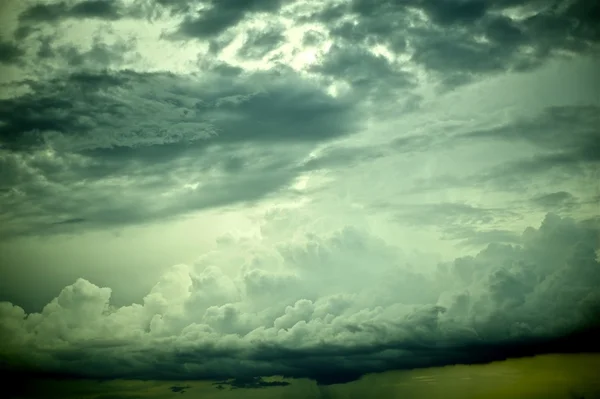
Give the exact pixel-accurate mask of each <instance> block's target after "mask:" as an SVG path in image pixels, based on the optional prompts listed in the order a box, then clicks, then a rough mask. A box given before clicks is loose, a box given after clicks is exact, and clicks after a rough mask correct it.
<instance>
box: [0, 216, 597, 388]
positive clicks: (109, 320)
mask: <svg viewBox="0 0 600 399" xmlns="http://www.w3.org/2000/svg"><path fill="white" fill-rule="evenodd" d="M264 239H266V238H264ZM236 245H237V244H236V243H235V242H227V241H224V242H222V244H221V246H220V248H219V250H218V251H217V252H216V253H213V254H210V253H209V254H206V255H205V256H203V257H202V258H200V259H199V260H198V261H197V262H196V263H195V264H191V265H183V264H182V265H177V266H174V267H173V268H171V269H170V270H168V271H167V272H166V273H165V274H164V275H163V276H162V277H161V279H160V281H159V282H158V283H157V284H156V285H155V286H154V288H152V290H151V291H150V292H149V293H148V294H147V295H146V296H145V297H144V299H143V301H142V303H139V304H133V305H131V306H123V307H114V306H112V305H111V304H110V296H111V290H110V288H106V287H98V286H96V285H94V284H93V283H92V282H89V281H86V280H83V279H79V280H78V281H76V282H75V283H73V284H72V285H70V286H67V287H65V288H64V289H63V290H62V292H60V294H59V295H58V296H57V297H56V298H55V299H54V300H52V301H51V302H50V303H48V304H47V305H46V306H45V307H44V309H43V310H42V311H41V312H39V313H30V314H26V313H25V312H24V311H23V310H22V309H21V308H19V307H18V306H15V305H13V304H11V303H7V302H3V303H2V304H1V306H0V309H1V315H2V316H1V318H2V324H1V325H2V327H1V330H0V331H1V336H2V339H1V340H0V342H2V344H1V346H0V348H1V349H0V350H1V353H2V357H3V358H4V359H5V364H6V366H8V367H17V368H19V369H21V370H28V371H43V372H51V373H64V374H68V375H79V376H88V377H95V378H101V377H102V378H103V377H107V378H116V377H123V378H143V379H152V378H158V379H161V378H162V379H205V378H206V379H229V378H236V380H233V381H234V382H233V383H231V385H232V386H236V385H239V384H242V382H244V381H246V382H247V383H244V384H242V385H244V386H246V385H248V384H250V385H251V386H255V385H257V386H261V385H264V384H261V383H260V380H259V379H257V378H258V377H261V376H268V375H282V376H288V377H308V378H313V379H316V380H317V381H319V382H320V383H323V384H327V383H334V382H342V381H348V380H352V379H356V378H359V377H360V376H361V375H363V374H365V373H368V372H374V371H382V370H386V369H394V368H413V367H427V366H433V365H444V364H453V363H472V362H483V361H490V360H494V359H500V358H504V357H505V356H509V355H516V356H518V355H529V354H533V353H539V352H546V351H569V350H575V349H577V348H579V347H581V345H587V344H584V343H583V341H581V339H579V340H577V339H574V340H569V339H568V338H566V340H565V339H563V337H568V336H569V334H573V333H583V332H586V331H588V330H589V329H597V328H598V325H597V323H598V316H599V315H598V310H599V309H600V307H599V306H600V302H599V301H600V297H598V295H597V293H596V287H597V286H598V284H599V283H600V273H599V270H600V268H599V266H600V264H599V263H598V259H597V256H596V252H595V251H597V250H598V227H597V226H590V225H586V224H581V223H577V222H575V221H573V220H571V219H563V218H560V217H558V216H555V215H552V214H549V215H548V216H547V217H546V218H545V220H544V221H543V223H542V225H541V226H540V227H539V228H538V229H534V228H528V229H526V230H525V231H524V232H523V234H522V236H521V237H520V240H519V243H518V244H516V245H503V244H490V245H489V246H488V247H487V248H486V249H484V250H483V251H481V252H480V253H479V254H477V255H476V256H474V257H462V258H458V259H456V260H454V261H453V262H450V263H446V264H440V265H439V266H438V268H437V270H436V271H435V272H433V273H427V272H423V271H422V270H419V269H411V268H410V267H409V266H408V265H407V264H406V263H404V262H403V256H402V254H401V251H400V249H399V247H398V245H401V244H400V243H395V244H393V245H392V244H391V243H387V242H385V241H383V240H381V239H380V238H378V237H374V236H372V235H371V234H369V233H367V232H365V231H361V230H357V229H354V228H351V227H348V228H346V229H344V230H341V231H339V232H337V233H334V234H332V235H330V236H326V237H317V236H306V237H304V238H303V239H302V240H301V241H294V242H283V241H280V242H279V243H278V244H276V245H275V246H272V245H266V243H264V244H261V242H260V240H259V241H257V242H256V243H254V244H252V245H253V246H254V248H255V250H254V251H253V255H252V257H250V258H248V257H245V258H244V257H237V256H235V257H228V258H224V257H223V256H222V255H219V254H218V252H219V251H223V252H227V251H232V250H233V248H234V247H235V246H236ZM223 259H230V261H233V262H243V263H242V264H241V265H238V266H241V268H239V270H240V272H239V274H235V275H230V274H227V273H224V272H223V270H228V267H227V266H229V265H224V264H220V263H219V260H221V261H222V260H223ZM367 265H368V266H367ZM594 331H595V330H594ZM236 381H237V382H236ZM222 385H223V384H222Z"/></svg>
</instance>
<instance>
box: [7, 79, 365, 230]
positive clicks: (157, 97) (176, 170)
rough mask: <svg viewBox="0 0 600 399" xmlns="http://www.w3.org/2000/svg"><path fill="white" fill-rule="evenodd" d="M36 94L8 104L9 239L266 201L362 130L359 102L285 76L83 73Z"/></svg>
mask: <svg viewBox="0 0 600 399" xmlns="http://www.w3.org/2000/svg"><path fill="white" fill-rule="evenodd" d="M30 85H31V87H32V92H31V93H29V94H24V95H22V96H19V97H14V98H10V99H4V100H0V120H1V121H2V124H1V125H0V145H1V146H2V149H0V151H1V153H0V162H1V163H2V169H3V171H4V172H5V173H3V174H2V178H1V180H0V187H1V190H0V192H1V193H2V194H1V197H0V198H1V201H2V218H3V220H4V221H5V227H4V228H3V230H4V229H7V227H6V226H8V225H10V226H13V227H11V228H10V229H9V231H6V232H5V233H4V234H8V235H10V234H23V233H30V232H34V231H36V230H37V232H38V233H43V232H55V231H56V229H57V228H63V227H67V226H71V227H74V225H75V224H74V223H64V222H63V221H65V220H78V221H80V223H77V226H80V227H84V226H87V225H102V224H105V225H125V224H129V223H142V222H148V221H152V220H158V219H163V218H168V217H173V216H177V215H180V214H183V213H186V212H188V211H191V210H197V209H201V208H205V207H213V206H223V205H231V204H235V203H241V202H248V201H254V200H257V199H260V198H262V197H264V196H267V195H269V194H270V193H273V192H275V191H277V190H279V189H280V188H283V187H285V186H286V185H287V184H289V183H290V182H291V181H292V180H293V179H294V178H295V177H296V176H297V175H298V174H300V173H301V172H302V171H305V170H306V167H305V166H303V165H302V162H303V161H302V160H303V158H305V157H306V156H307V155H308V153H309V152H310V151H311V150H312V149H313V147H314V146H315V145H316V144H317V143H321V142H324V141H326V140H331V139H334V138H336V137H342V136H344V135H348V134H352V133H355V132H356V131H357V129H358V128H359V126H360V116H359V114H360V113H359V112H357V110H356V106H355V104H354V103H351V102H349V101H347V100H343V99H334V98H332V97H330V96H328V95H327V94H325V93H324V92H323V91H322V90H321V89H320V88H318V87H316V86H315V85H313V84H311V83H308V82H307V81H304V80H302V79H300V78H298V77H296V76H293V75H291V74H287V73H285V72H283V73H281V72H275V73H264V74H250V75H245V74H242V75H239V76H231V75H224V76H219V75H218V74H207V75H204V76H203V77H202V78H199V77H196V78H194V77H180V76H177V75H173V74H166V73H165V74H161V73H157V74H141V73H135V72H130V71H129V72H128V71H123V72H112V73H107V72H105V73H83V72H82V73H75V74H71V75H67V76H65V77H63V78H60V79H59V78H57V79H53V80H49V81H41V82H31V83H30ZM195 183H198V184H199V186H198V187H196V188H195V189H191V190H187V191H186V190H184V189H183V186H184V185H185V184H192V185H193V184H195ZM123 184H128V187H129V189H128V190H127V191H126V192H123V191H122V189H121V188H120V187H122V185H123ZM178 190H179V191H178ZM167 191H171V192H172V193H171V194H172V195H170V196H166V197H161V195H162V193H165V192H167ZM116 193H119V195H118V196H117V195H116ZM157 196H158V200H157ZM161 198H164V201H161ZM83 220H85V222H84V221H83ZM7 223H8V224H7ZM11 229H12V231H10V230H11Z"/></svg>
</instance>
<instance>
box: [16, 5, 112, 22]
mask: <svg viewBox="0 0 600 399" xmlns="http://www.w3.org/2000/svg"><path fill="white" fill-rule="evenodd" d="M121 16H122V10H121V6H120V4H119V2H118V1H116V0H86V1H80V2H78V3H75V4H73V5H70V4H67V3H66V2H59V3H50V4H36V5H34V6H32V7H30V8H29V9H27V10H25V11H24V12H23V13H22V14H21V15H20V17H19V19H20V20H21V21H22V22H35V23H40V22H46V23H54V22H58V21H61V20H65V19H69V18H74V19H86V18H89V19H101V20H109V21H112V20H116V19H119V18H121Z"/></svg>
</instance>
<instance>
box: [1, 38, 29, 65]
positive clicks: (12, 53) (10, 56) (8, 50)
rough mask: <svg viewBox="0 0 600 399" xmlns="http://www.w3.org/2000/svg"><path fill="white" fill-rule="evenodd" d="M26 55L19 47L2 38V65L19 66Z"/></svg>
mask: <svg viewBox="0 0 600 399" xmlns="http://www.w3.org/2000/svg"><path fill="white" fill-rule="evenodd" d="M24 54H25V51H23V49H21V48H20V47H19V46H17V45H16V44H14V43H11V42H7V41H4V40H2V39H1V38H0V64H5V65H9V64H17V63H18V62H19V61H20V60H21V57H23V55H24Z"/></svg>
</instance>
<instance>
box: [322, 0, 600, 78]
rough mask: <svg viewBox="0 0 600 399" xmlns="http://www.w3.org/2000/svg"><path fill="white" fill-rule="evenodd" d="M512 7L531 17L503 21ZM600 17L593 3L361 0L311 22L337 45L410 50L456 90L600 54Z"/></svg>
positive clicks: (581, 0)
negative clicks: (486, 77)
mask: <svg viewBox="0 0 600 399" xmlns="http://www.w3.org/2000/svg"><path fill="white" fill-rule="evenodd" d="M511 7H512V8H514V7H521V8H523V9H524V10H525V12H529V15H527V16H525V17H524V18H520V19H515V18H511V17H509V16H508V15H506V14H502V11H505V10H507V9H509V8H511ZM417 11H419V12H421V13H423V14H424V15H425V16H426V18H427V20H426V21H423V20H422V19H421V17H420V14H419V13H418V12H417ZM532 11H533V12H532ZM348 16H353V17H354V18H355V19H356V22H357V23H356V24H355V23H353V22H352V21H349V20H348V19H347V17H348ZM599 16H600V7H599V6H598V4H597V2H595V1H593V0H575V1H572V2H568V3H562V4H557V3H554V2H551V1H545V0H539V1H538V0H530V1H528V0H515V1H505V2H494V1H486V0H481V1H449V0H442V1H439V0H401V1H397V0H391V1H386V0H380V1H369V0H355V1H351V2H344V3H341V4H335V5H331V6H326V7H325V9H324V10H322V11H320V12H318V13H316V14H315V15H314V16H313V18H314V19H316V20H319V21H321V22H323V23H325V24H326V25H327V26H328V27H329V29H330V32H331V33H332V35H333V37H334V38H336V39H338V40H342V41H348V42H350V43H354V44H361V43H365V44H371V45H372V44H375V43H385V44H387V45H388V46H389V47H390V49H391V50H392V51H393V52H396V53H402V52H405V51H406V50H407V49H409V48H410V49H411V50H410V51H411V52H412V61H414V62H417V63H418V64H420V65H422V66H424V67H425V68H426V69H428V70H429V71H432V72H436V73H439V77H440V79H441V81H442V83H444V84H445V85H447V86H455V85H459V84H462V83H465V82H468V81H470V80H471V79H472V78H473V77H474V76H477V75H481V74H486V73H493V72H499V71H505V70H524V69H530V68H532V67H536V66H539V65H540V64H541V63H542V62H543V61H544V60H546V59H547V58H548V57H550V56H552V55H553V54H554V52H555V51H556V50H567V51H571V52H575V53H583V52H596V51H597V50H598V45H599V43H600V29H599V28H598V26H600V23H599V22H600V17H599Z"/></svg>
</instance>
